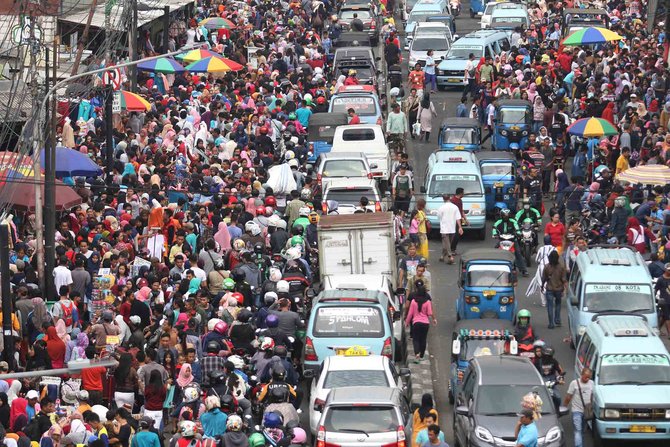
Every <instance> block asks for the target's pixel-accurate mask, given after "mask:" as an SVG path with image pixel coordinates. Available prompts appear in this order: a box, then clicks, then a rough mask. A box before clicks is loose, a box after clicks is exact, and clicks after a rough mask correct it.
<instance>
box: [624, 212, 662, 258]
mask: <svg viewBox="0 0 670 447" xmlns="http://www.w3.org/2000/svg"><path fill="white" fill-rule="evenodd" d="M645 236H646V237H647V238H648V239H649V240H650V241H654V240H655V239H656V236H655V235H654V233H652V232H651V230H650V229H649V228H648V227H644V226H642V225H641V224H640V221H639V220H637V218H636V217H629V218H628V225H627V226H626V237H627V238H628V245H631V246H633V247H635V249H636V250H637V251H638V253H640V254H641V255H644V254H645V253H646V252H647V243H646V239H645Z"/></svg>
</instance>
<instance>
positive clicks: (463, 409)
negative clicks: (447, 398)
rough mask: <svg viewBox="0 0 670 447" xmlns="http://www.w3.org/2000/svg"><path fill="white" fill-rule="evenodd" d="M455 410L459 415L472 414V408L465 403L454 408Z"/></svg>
mask: <svg viewBox="0 0 670 447" xmlns="http://www.w3.org/2000/svg"><path fill="white" fill-rule="evenodd" d="M454 412H455V413H456V414H457V415H459V416H470V410H468V407H466V406H465V405H459V406H458V407H456V408H455V409H454Z"/></svg>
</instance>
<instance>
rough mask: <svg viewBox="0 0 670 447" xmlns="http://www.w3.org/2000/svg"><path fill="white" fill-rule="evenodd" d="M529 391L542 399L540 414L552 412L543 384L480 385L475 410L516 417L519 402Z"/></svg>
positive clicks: (481, 413) (485, 413) (484, 413)
mask: <svg viewBox="0 0 670 447" xmlns="http://www.w3.org/2000/svg"><path fill="white" fill-rule="evenodd" d="M530 392H536V393H537V394H538V397H539V398H540V399H541V400H542V402H543V404H542V407H541V408H542V414H552V413H553V412H554V411H553V408H552V404H551V398H550V397H549V394H548V393H547V387H545V386H544V385H543V384H537V385H536V386H533V385H482V386H480V387H479V390H478V391H477V404H476V412H477V414H480V415H487V416H488V415H490V416H501V415H509V416H512V415H513V416H514V417H516V414H517V413H518V412H519V402H521V401H522V400H523V397H524V396H525V395H527V394H528V393H530Z"/></svg>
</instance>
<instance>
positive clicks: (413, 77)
mask: <svg viewBox="0 0 670 447" xmlns="http://www.w3.org/2000/svg"><path fill="white" fill-rule="evenodd" d="M407 84H409V88H410V89H411V90H415V91H416V96H417V99H419V100H420V99H421V98H422V97H423V90H424V87H425V84H426V73H425V72H424V71H423V68H421V64H419V63H417V64H416V65H414V70H412V71H410V72H409V75H408V76H407ZM411 122H414V121H411Z"/></svg>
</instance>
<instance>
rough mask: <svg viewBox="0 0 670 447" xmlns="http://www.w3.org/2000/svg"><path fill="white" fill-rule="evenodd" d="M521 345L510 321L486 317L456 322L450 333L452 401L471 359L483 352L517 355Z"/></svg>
mask: <svg viewBox="0 0 670 447" xmlns="http://www.w3.org/2000/svg"><path fill="white" fill-rule="evenodd" d="M518 348H519V346H518V344H517V342H516V341H515V340H514V325H513V324H512V322H511V321H507V320H492V319H485V320H463V321H459V322H458V323H456V327H455V328H454V332H453V333H452V334H451V369H450V373H449V403H452V404H453V403H454V394H455V393H454V392H455V391H456V388H457V387H458V386H460V385H461V383H462V382H463V375H464V374H465V371H466V370H467V369H468V362H469V361H470V360H472V359H473V358H475V357H481V356H484V355H493V356H499V355H505V354H509V355H517V354H518V353H519V349H518Z"/></svg>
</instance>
